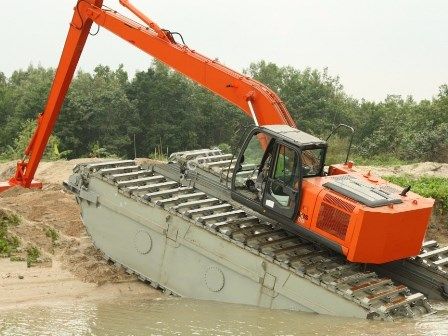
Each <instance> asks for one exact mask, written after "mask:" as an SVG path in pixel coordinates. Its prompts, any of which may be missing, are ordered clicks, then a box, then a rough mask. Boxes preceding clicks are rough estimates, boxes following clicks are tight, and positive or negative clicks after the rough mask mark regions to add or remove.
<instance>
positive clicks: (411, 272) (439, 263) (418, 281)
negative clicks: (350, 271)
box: [170, 149, 448, 300]
mask: <svg viewBox="0 0 448 336" xmlns="http://www.w3.org/2000/svg"><path fill="white" fill-rule="evenodd" d="M170 160H172V161H175V162H178V163H179V164H180V165H181V166H184V167H185V168H187V169H189V168H190V169H191V168H193V170H194V169H197V168H199V169H200V170H201V171H202V174H204V173H205V174H209V178H210V176H211V177H212V178H213V177H216V178H219V182H220V183H221V184H227V183H228V182H229V181H230V179H231V176H232V172H233V169H234V168H235V165H234V158H233V156H232V155H231V154H223V153H222V152H221V151H220V150H219V149H201V150H194V151H186V152H178V153H173V154H172V155H171V156H170ZM242 168H243V169H242V171H241V172H239V173H238V175H241V176H247V175H250V174H251V173H252V169H254V168H255V167H252V166H250V165H243V167H242ZM238 175H237V176H238ZM369 269H371V270H373V271H375V272H377V273H379V274H380V275H383V276H387V277H390V278H391V279H393V280H394V281H396V282H398V283H402V284H405V285H406V286H408V287H410V288H411V289H412V290H413V291H415V292H422V293H424V294H425V295H426V296H427V297H428V298H429V299H432V300H448V246H440V244H439V243H438V242H437V241H435V240H430V241H426V242H424V243H423V246H422V251H421V253H420V254H419V255H418V256H416V257H414V258H409V259H407V260H401V261H397V262H392V263H388V264H385V265H378V266H376V265H375V266H369Z"/></svg>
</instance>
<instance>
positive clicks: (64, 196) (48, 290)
mask: <svg viewBox="0 0 448 336" xmlns="http://www.w3.org/2000/svg"><path fill="white" fill-rule="evenodd" d="M86 161H88V162H91V161H93V160H92V159H78V160H72V161H57V162H43V163H42V164H41V165H40V167H39V169H38V171H37V174H36V178H38V179H39V180H40V181H42V182H43V183H44V188H43V189H42V190H33V191H31V190H28V189H23V188H21V187H14V188H11V189H9V190H7V191H5V192H3V193H1V194H0V212H6V213H8V214H15V215H18V217H19V218H20V222H19V224H18V225H12V226H9V227H8V232H9V234H10V235H11V236H15V237H18V238H19V240H20V247H19V248H18V251H16V252H15V253H14V254H15V258H13V259H16V260H19V261H10V260H9V259H1V258H0V297H1V298H2V300H1V302H2V305H1V306H2V307H5V306H11V305H13V306H15V305H17V304H22V303H23V304H28V303H30V304H31V303H33V302H39V303H41V302H42V301H45V300H50V301H54V300H59V299H62V298H64V299H66V298H67V297H68V298H72V299H89V298H98V297H107V298H110V297H115V296H123V295H134V294H138V296H140V297H141V296H142V295H148V296H150V297H154V296H158V295H160V293H159V292H157V291H155V290H154V289H152V288H151V287H149V286H146V285H144V284H143V283H140V282H139V281H138V280H137V278H136V277H135V276H131V275H128V274H127V273H126V272H125V271H124V269H123V268H121V267H117V266H115V265H113V264H111V263H109V262H107V261H106V260H104V259H103V257H102V254H101V253H100V252H99V251H98V250H97V249H96V248H95V247H94V246H93V245H92V243H91V241H90V238H89V237H88V235H87V232H86V230H85V228H84V225H83V223H82V221H81V219H80V215H79V207H78V205H77V203H76V201H75V199H74V197H73V195H72V194H70V193H68V192H66V191H65V190H64V189H63V187H62V181H63V180H64V179H67V178H68V176H69V175H70V173H71V171H72V169H73V167H74V166H75V165H76V164H78V163H82V162H86ZM14 167H15V164H14V163H5V164H0V180H5V179H6V178H7V177H9V176H11V175H12V173H13V171H14ZM31 247H37V249H38V250H39V254H40V255H39V257H38V262H37V263H36V264H35V266H33V267H31V268H28V267H27V265H26V259H27V258H26V255H27V250H28V249H29V248H31ZM20 260H23V261H20ZM98 286H99V287H98ZM2 307H0V308H2Z"/></svg>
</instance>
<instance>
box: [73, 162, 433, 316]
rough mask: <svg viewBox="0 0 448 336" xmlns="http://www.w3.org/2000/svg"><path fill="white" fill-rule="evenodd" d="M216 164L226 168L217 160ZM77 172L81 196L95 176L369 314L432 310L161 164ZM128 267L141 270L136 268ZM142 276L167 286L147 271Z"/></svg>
mask: <svg viewBox="0 0 448 336" xmlns="http://www.w3.org/2000/svg"><path fill="white" fill-rule="evenodd" d="M212 162H220V161H212ZM226 164H227V165H228V164H229V162H227V163H226ZM168 166H169V165H168ZM212 167H221V168H223V167H222V165H221V166H220V164H219V163H218V164H215V165H212ZM223 169H224V168H223ZM76 171H77V172H78V175H76V174H75V175H74V176H75V178H72V179H71V181H70V182H69V183H68V184H67V186H68V187H69V188H70V189H71V190H72V191H74V192H76V193H77V194H78V195H79V196H80V197H81V198H83V197H84V198H89V197H88V196H86V195H84V196H83V195H82V191H81V190H83V189H85V187H84V186H86V185H87V186H88V183H89V179H90V178H91V176H96V177H98V178H100V179H102V180H103V181H105V182H107V183H108V184H111V185H114V186H115V187H116V189H117V190H118V192H119V193H121V194H123V195H125V196H126V197H129V198H132V199H134V200H136V201H138V202H140V203H145V204H151V205H153V206H156V207H159V208H163V209H164V210H166V211H167V212H169V213H170V214H173V215H175V216H178V217H180V218H183V219H185V220H186V221H189V222H191V223H193V224H194V225H196V226H198V227H201V228H202V229H203V230H206V231H207V232H209V233H211V234H213V235H215V236H219V237H220V238H222V239H224V240H226V241H229V242H231V243H232V244H234V245H236V246H238V247H239V248H241V249H245V250H247V251H250V252H251V253H253V254H254V255H256V256H258V257H261V258H263V259H264V260H265V261H266V262H270V263H274V264H276V265H278V266H280V267H281V268H283V269H285V270H287V271H288V272H292V273H294V274H295V275H297V276H299V277H301V278H304V279H307V280H308V281H310V282H312V283H313V284H315V285H318V286H320V287H322V288H324V289H325V290H327V291H330V292H332V293H335V294H337V295H338V296H340V297H343V298H344V299H345V300H349V301H351V302H352V303H355V304H356V305H358V306H360V307H362V308H363V309H365V310H366V312H367V317H368V318H375V319H385V320H395V319H399V318H403V317H416V316H420V315H424V314H428V313H431V312H432V311H433V310H432V308H431V307H430V305H429V304H428V302H427V300H426V298H425V296H424V295H423V294H421V293H412V292H411V290H410V289H409V288H408V287H406V286H405V285H403V284H401V283H395V282H394V281H393V280H391V279H390V278H385V277H380V276H378V274H377V273H376V272H374V271H371V270H367V269H366V268H365V267H364V266H363V265H360V264H353V263H348V262H347V261H345V260H344V258H343V257H341V256H339V255H336V254H335V253H333V252H332V251H329V250H328V249H326V248H323V247H321V246H319V245H316V244H314V243H312V242H310V241H307V240H304V239H302V238H300V237H298V236H296V235H292V234H290V233H289V232H287V231H285V230H283V229H282V228H280V227H279V226H278V225H277V224H276V223H273V222H272V221H267V220H266V219H264V218H261V217H259V216H257V215H256V214H254V213H251V212H250V210H248V209H245V208H243V207H241V206H239V205H238V204H234V203H232V202H231V201H228V200H225V199H221V198H219V197H215V196H213V195H210V194H208V193H206V192H204V191H202V190H201V187H200V186H199V185H192V183H191V181H188V180H184V181H182V182H181V181H180V180H174V179H172V178H171V177H169V176H171V175H172V174H168V173H165V169H164V167H163V166H161V167H153V168H146V169H145V168H142V167H140V166H138V165H136V164H135V162H134V161H117V162H106V163H101V164H90V165H82V166H79V167H77V168H76ZM221 172H222V169H221ZM100 197H101V196H100ZM112 259H113V258H112ZM124 266H125V267H126V265H124ZM130 271H132V272H136V273H138V271H136V270H135V269H132V270H130ZM140 277H141V278H142V279H146V280H149V281H151V282H152V283H153V285H155V286H160V287H163V285H160V284H156V283H154V281H153V280H152V279H148V278H147V277H146V276H144V275H143V274H140ZM174 292H175V291H174Z"/></svg>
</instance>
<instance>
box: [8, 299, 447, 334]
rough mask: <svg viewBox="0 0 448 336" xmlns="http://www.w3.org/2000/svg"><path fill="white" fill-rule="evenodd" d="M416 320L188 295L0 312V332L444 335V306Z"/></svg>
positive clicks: (445, 322) (445, 314) (437, 307)
mask: <svg viewBox="0 0 448 336" xmlns="http://www.w3.org/2000/svg"><path fill="white" fill-rule="evenodd" d="M436 309H437V310H438V311H439V312H438V314H435V315H431V316H427V317H425V318H423V319H420V320H418V321H400V322H393V323H390V322H376V321H366V320H359V319H349V318H337V317H330V316H322V315H316V314H306V313H297V312H292V311H279V310H269V309H261V308H256V307H249V306H243V305H231V304H223V303H217V302H205V301H197V300H187V299H173V298H169V299H164V300H152V301H135V300H133V301H129V300H127V301H101V302H88V303H76V304H64V305H57V306H49V307H33V308H27V309H20V310H14V311H3V312H2V313H1V314H0V335H2V336H3V335H4V336H10V335H11V336H13V335H14V336H16V335H24V336H27V335H61V336H65V335H97V336H105V335H135V336H139V335H207V336H209V335H222V336H226V335H241V336H245V335H248V336H249V335H331V336H339V335H344V336H345V335H381V336H383V335H385V336H387V335H391V336H392V335H393V336H397V335H428V336H436V335H437V336H442V335H448V306H447V305H441V304H439V305H436Z"/></svg>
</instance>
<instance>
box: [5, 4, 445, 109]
mask: <svg viewBox="0 0 448 336" xmlns="http://www.w3.org/2000/svg"><path fill="white" fill-rule="evenodd" d="M133 2H134V4H135V5H137V6H138V7H140V8H141V9H142V10H143V11H144V12H145V13H147V14H148V15H149V16H150V17H151V18H153V19H154V20H155V21H156V22H158V23H159V24H160V25H161V26H162V27H164V28H169V29H170V30H174V31H179V32H181V33H182V34H183V36H184V38H185V41H186V43H187V44H188V45H189V46H190V47H191V48H193V49H195V50H197V51H199V52H201V53H203V54H205V55H207V56H209V57H211V58H216V57H217V58H219V60H220V61H221V62H222V63H224V64H226V65H227V66H230V67H232V68H234V69H236V70H238V71H241V70H242V69H243V68H245V67H247V66H248V65H249V64H250V62H252V61H257V60H261V59H265V60H267V61H271V62H275V63H277V64H279V65H292V66H294V67H296V68H299V69H303V68H305V67H311V68H318V69H322V68H323V67H328V68H329V72H330V74H332V75H339V76H340V78H341V82H342V84H343V85H344V87H345V90H346V92H347V93H348V94H349V95H351V96H353V97H355V98H366V99H370V100H382V99H384V98H385V97H386V95H387V94H401V95H413V96H414V97H415V98H417V99H422V98H431V97H432V96H433V95H435V94H437V88H438V87H439V86H440V85H441V84H443V83H448V1H446V0H426V1H425V0H418V1H417V0H369V1H364V0H307V1H303V0H299V1H298V0H276V1H273V0H271V1H260V0H257V1H256V0H243V1H242V0H239V1H238V0H225V1H224V0H215V1H206V0H190V1H188V0H150V1H149V0H134V1H133ZM75 3H76V1H75V0H38V1H30V0H28V1H2V8H1V11H0V32H1V34H0V46H1V53H0V71H2V72H4V73H5V74H6V75H8V76H9V75H10V74H11V73H12V71H14V70H16V69H18V68H25V67H27V66H28V65H29V64H30V63H32V64H34V65H38V64H41V65H43V66H45V67H47V66H51V67H55V66H57V62H58V60H59V56H60V53H61V50H62V47H63V43H64V41H65V36H66V33H67V29H68V23H69V22H70V20H71V17H72V14H73V6H74V4H75ZM105 4H106V5H108V6H111V7H114V8H120V5H119V4H118V0H106V1H105ZM120 11H121V12H123V13H127V11H126V10H125V9H121V8H120ZM150 62H151V58H149V57H148V56H147V55H145V54H144V53H143V52H141V51H139V50H137V49H136V48H134V47H132V46H130V45H128V44H126V43H124V42H123V41H121V40H119V39H118V38H117V37H115V36H114V35H112V34H111V33H109V32H107V31H106V30H104V29H103V30H101V31H100V33H99V34H98V35H97V36H95V37H89V40H88V42H87V45H86V48H85V50H84V53H83V55H82V57H81V61H80V64H79V66H78V68H81V69H83V70H87V71H90V70H92V69H93V68H94V67H95V65H97V64H99V63H101V64H106V65H110V66H112V67H116V66H117V65H118V64H120V63H123V64H124V66H125V68H126V70H128V72H129V73H130V75H131V76H132V75H133V73H134V72H135V70H143V69H145V68H147V67H148V65H149V64H150Z"/></svg>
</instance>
